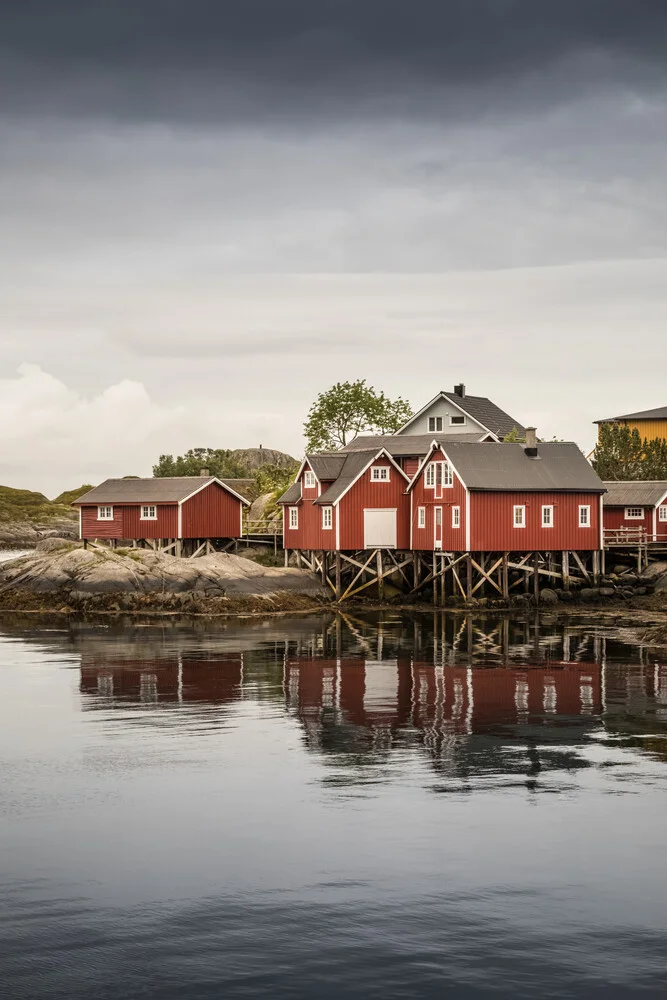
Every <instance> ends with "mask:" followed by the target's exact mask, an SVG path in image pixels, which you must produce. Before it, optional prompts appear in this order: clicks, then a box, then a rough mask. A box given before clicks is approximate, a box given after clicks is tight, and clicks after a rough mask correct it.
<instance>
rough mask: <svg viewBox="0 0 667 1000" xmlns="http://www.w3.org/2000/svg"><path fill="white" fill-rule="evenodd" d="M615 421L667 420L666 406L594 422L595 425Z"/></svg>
mask: <svg viewBox="0 0 667 1000" xmlns="http://www.w3.org/2000/svg"><path fill="white" fill-rule="evenodd" d="M616 420H667V406H657V407H656V408H655V409H654V410H639V411H638V412H637V413H624V414H622V416H620V417H605V418H604V420H595V421H594V423H596V424H613V423H614V422H615V421H616Z"/></svg>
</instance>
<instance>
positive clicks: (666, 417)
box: [595, 406, 667, 441]
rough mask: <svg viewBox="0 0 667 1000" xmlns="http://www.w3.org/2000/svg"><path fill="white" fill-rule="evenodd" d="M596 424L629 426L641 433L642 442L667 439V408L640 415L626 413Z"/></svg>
mask: <svg viewBox="0 0 667 1000" xmlns="http://www.w3.org/2000/svg"><path fill="white" fill-rule="evenodd" d="M595 423H596V424H597V425H598V427H599V426H600V424H627V426H628V427H629V428H630V430H634V429H635V428H636V429H637V430H638V431H639V436H640V438H641V439H642V440H644V439H646V440H647V441H652V440H653V439H654V438H667V406H658V407H657V408H656V409H655V410H640V411H639V412H638V413H624V414H623V415H622V416H620V417H607V418H606V419H605V420H596V421H595ZM598 435H599V432H598Z"/></svg>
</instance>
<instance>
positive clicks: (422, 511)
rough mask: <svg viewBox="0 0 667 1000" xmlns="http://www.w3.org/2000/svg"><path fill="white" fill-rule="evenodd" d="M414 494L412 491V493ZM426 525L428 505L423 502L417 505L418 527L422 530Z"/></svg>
mask: <svg viewBox="0 0 667 1000" xmlns="http://www.w3.org/2000/svg"><path fill="white" fill-rule="evenodd" d="M410 496H412V493H411V494H410ZM425 527H426V507H424V506H423V505H422V504H420V505H419V507H417V528H418V529H419V531H422V530H423V529H424V528H425Z"/></svg>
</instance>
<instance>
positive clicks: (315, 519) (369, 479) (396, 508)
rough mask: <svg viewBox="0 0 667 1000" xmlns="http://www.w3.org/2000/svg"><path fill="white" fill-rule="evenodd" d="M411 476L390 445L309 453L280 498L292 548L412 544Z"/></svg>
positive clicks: (326, 549)
mask: <svg viewBox="0 0 667 1000" xmlns="http://www.w3.org/2000/svg"><path fill="white" fill-rule="evenodd" d="M409 481H410V479H409V476H408V474H407V473H406V472H404V471H403V469H402V468H401V466H400V465H399V463H398V462H397V461H396V460H395V459H394V458H393V457H392V455H390V454H389V452H388V451H387V450H386V449H385V448H380V449H379V450H370V451H350V452H346V453H343V452H331V453H326V454H320V455H308V456H306V458H305V459H304V461H303V463H302V465H301V468H300V469H299V472H298V474H297V478H296V480H295V482H294V483H293V484H292V485H291V486H290V488H289V489H288V490H287V492H286V493H285V494H284V495H283V496H282V497H281V498H280V501H279V503H280V504H282V506H283V512H284V513H283V518H284V521H283V545H284V547H285V548H286V549H300V550H311V551H312V550H316V551H324V552H333V551H336V550H342V551H358V550H361V549H375V548H391V549H407V548H408V547H409V541H410V539H409V526H410V520H409V506H410V501H409V498H408V496H407V495H406V492H405V491H406V487H407V485H408V483H409Z"/></svg>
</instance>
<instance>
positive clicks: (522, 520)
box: [514, 506, 526, 528]
mask: <svg viewBox="0 0 667 1000" xmlns="http://www.w3.org/2000/svg"><path fill="white" fill-rule="evenodd" d="M514 527H515V528H525V527H526V508H525V507H524V506H520V507H515V508H514Z"/></svg>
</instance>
